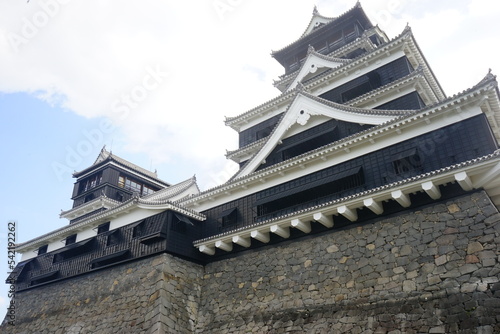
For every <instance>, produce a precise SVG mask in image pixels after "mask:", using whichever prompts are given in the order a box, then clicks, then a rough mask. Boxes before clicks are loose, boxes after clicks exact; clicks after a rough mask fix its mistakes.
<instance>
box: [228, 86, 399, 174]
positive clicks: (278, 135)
mask: <svg viewBox="0 0 500 334" xmlns="http://www.w3.org/2000/svg"><path fill="white" fill-rule="evenodd" d="M299 87H300V86H299ZM399 115H400V114H398V113H396V112H394V113H390V112H384V111H379V110H371V109H361V108H354V107H348V106H345V105H341V104H338V103H334V102H330V101H327V100H325V99H322V98H319V97H316V96H314V95H311V94H309V93H307V92H305V91H304V89H300V90H299V89H297V93H296V96H295V98H294V99H293V101H292V102H291V103H290V105H289V106H288V108H287V110H286V111H285V113H284V115H283V116H282V117H281V119H280V121H279V122H278V124H277V125H276V127H275V128H274V130H273V131H272V132H271V134H270V135H269V136H268V137H267V140H266V142H265V144H264V145H263V146H262V147H261V148H260V150H259V151H258V152H257V153H256V154H255V155H254V156H253V157H252V158H251V159H250V160H249V162H248V163H247V164H246V165H245V166H244V167H243V168H242V169H240V170H239V171H238V173H237V174H236V175H235V176H234V177H242V176H246V175H248V174H250V173H252V172H254V171H256V170H257V169H258V168H259V166H260V165H261V164H263V163H265V161H266V158H267V157H268V156H269V155H270V154H271V152H272V151H273V150H274V149H275V148H276V147H277V146H278V145H280V144H281V141H282V139H284V138H285V137H287V135H289V134H290V133H291V132H292V131H294V132H301V131H302V130H300V129H299V127H304V130H305V129H306V128H308V127H309V125H308V123H309V122H310V121H312V120H313V119H314V118H315V117H319V116H323V118H324V119H325V118H326V119H336V120H339V121H344V122H350V123H358V124H370V125H379V124H382V123H385V122H387V121H389V120H391V119H393V118H395V117H397V116H399Z"/></svg>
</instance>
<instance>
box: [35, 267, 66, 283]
mask: <svg viewBox="0 0 500 334" xmlns="http://www.w3.org/2000/svg"><path fill="white" fill-rule="evenodd" d="M58 276H59V270H55V271H51V272H48V273H46V274H43V275H38V276H35V277H32V278H31V284H30V285H38V284H42V283H45V282H49V281H53V280H55V279H56V278H57V277H58Z"/></svg>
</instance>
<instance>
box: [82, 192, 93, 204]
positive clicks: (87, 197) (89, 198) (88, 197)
mask: <svg viewBox="0 0 500 334" xmlns="http://www.w3.org/2000/svg"><path fill="white" fill-rule="evenodd" d="M94 198H95V196H94V194H88V195H87V196H85V199H84V200H83V202H84V203H87V202H90V201H91V200H93V199H94Z"/></svg>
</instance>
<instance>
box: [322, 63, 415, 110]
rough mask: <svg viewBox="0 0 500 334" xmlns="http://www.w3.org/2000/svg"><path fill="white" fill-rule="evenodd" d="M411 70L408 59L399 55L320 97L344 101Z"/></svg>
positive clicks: (385, 83)
mask: <svg viewBox="0 0 500 334" xmlns="http://www.w3.org/2000/svg"><path fill="white" fill-rule="evenodd" d="M411 71H412V69H411V65H410V64H409V61H408V59H407V58H406V57H401V58H399V59H396V60H394V61H392V62H390V63H389V64H386V65H383V66H381V67H379V68H377V69H375V70H373V71H371V72H369V73H367V74H365V75H362V76H360V77H357V78H355V79H353V80H351V81H349V82H346V83H345V84H342V85H340V86H338V87H335V88H333V89H332V90H330V91H328V92H326V93H323V94H321V95H320V97H321V98H323V99H326V100H329V101H332V102H336V103H344V102H347V101H350V100H352V99H355V98H357V97H358V96H361V95H363V94H366V93H368V92H370V91H371V90H373V89H376V88H379V87H381V86H384V85H387V84H388V83H390V82H393V81H394V80H397V79H399V78H402V77H404V76H406V75H408V74H410V73H411Z"/></svg>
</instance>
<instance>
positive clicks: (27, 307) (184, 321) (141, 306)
mask: <svg viewBox="0 0 500 334" xmlns="http://www.w3.org/2000/svg"><path fill="white" fill-rule="evenodd" d="M202 270H203V267H201V266H199V265H196V264H193V263H190V262H187V261H183V260H179V259H177V258H174V257H172V256H170V255H166V254H162V255H157V256H155V257H152V258H146V259H143V260H140V261H135V262H131V263H128V264H123V265H119V266H116V267H113V268H110V269H104V270H101V271H97V272H93V273H90V274H86V275H83V276H79V277H75V278H72V279H68V280H64V281H61V282H58V283H54V284H49V285H46V286H42V287H39V288H36V289H33V290H25V291H23V292H20V293H18V294H17V295H16V299H15V301H16V323H15V326H10V325H8V324H6V323H5V321H4V324H3V326H2V327H0V333H23V334H34V333H56V334H63V333H64V334H77V333H82V334H83V333H88V334H109V333H120V334H123V333H155V334H156V333H158V334H159V333H192V332H193V331H194V329H195V321H196V314H197V311H198V302H199V297H200V293H201V289H200V278H201V273H202Z"/></svg>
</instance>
